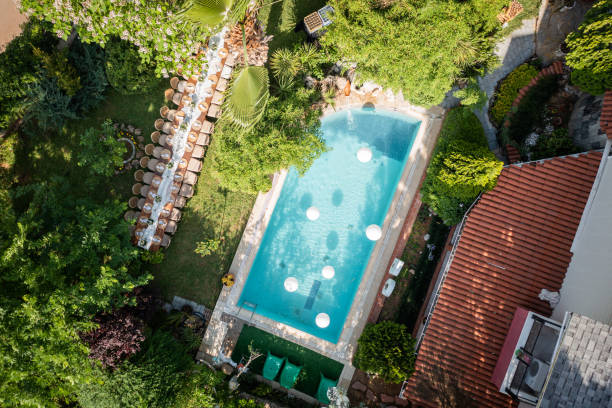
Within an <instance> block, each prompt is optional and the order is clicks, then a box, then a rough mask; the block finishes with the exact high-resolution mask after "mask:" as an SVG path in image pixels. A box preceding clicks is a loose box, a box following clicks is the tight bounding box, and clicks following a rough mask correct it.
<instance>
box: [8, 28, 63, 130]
mask: <svg viewBox="0 0 612 408" xmlns="http://www.w3.org/2000/svg"><path fill="white" fill-rule="evenodd" d="M46 27H47V25H46V24H43V23H41V22H39V21H37V20H36V19H32V20H29V21H28V22H27V23H26V25H25V26H24V27H23V31H22V33H21V34H20V35H19V36H18V37H15V38H14V39H13V40H12V41H11V42H10V43H8V44H7V46H6V49H5V50H4V52H2V53H0V129H6V128H7V127H8V126H9V125H10V124H11V122H13V121H14V120H15V119H17V118H19V117H21V116H22V115H23V114H24V113H25V108H26V102H27V101H26V95H27V93H28V90H29V88H31V87H32V86H34V84H36V83H38V82H39V81H40V78H41V76H40V75H39V69H40V59H39V58H38V57H37V56H36V55H34V52H33V50H34V48H38V49H40V50H42V51H46V52H47V51H48V52H51V51H52V50H53V48H54V46H55V43H56V42H57V38H56V37H55V36H54V35H53V34H51V33H49V32H48V31H46Z"/></svg>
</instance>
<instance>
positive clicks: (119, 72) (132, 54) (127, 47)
mask: <svg viewBox="0 0 612 408" xmlns="http://www.w3.org/2000/svg"><path fill="white" fill-rule="evenodd" d="M105 51H106V59H105V61H104V66H105V69H106V77H107V78H108V82H109V83H110V85H111V86H112V87H113V88H115V89H116V90H117V91H118V92H119V93H122V94H124V95H129V94H134V93H144V92H146V91H148V90H149V89H151V87H152V86H153V85H154V82H153V81H151V78H153V77H154V75H155V65H154V64H151V63H149V64H146V63H142V62H141V61H140V56H139V54H138V49H137V48H136V47H134V46H133V45H132V44H131V43H129V42H127V41H123V40H121V39H119V38H113V39H111V40H110V41H109V42H108V44H106V47H105Z"/></svg>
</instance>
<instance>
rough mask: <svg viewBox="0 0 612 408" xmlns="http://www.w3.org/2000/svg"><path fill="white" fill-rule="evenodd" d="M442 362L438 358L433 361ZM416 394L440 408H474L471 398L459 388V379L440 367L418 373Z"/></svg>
mask: <svg viewBox="0 0 612 408" xmlns="http://www.w3.org/2000/svg"><path fill="white" fill-rule="evenodd" d="M432 360H433V359H432ZM442 360H443V358H440V359H438V360H435V361H442ZM417 392H418V393H419V394H420V395H421V398H424V399H426V400H427V401H433V402H436V403H437V404H438V406H439V407H441V408H473V407H475V406H476V405H475V403H474V400H473V399H472V397H471V396H470V395H469V394H468V393H466V392H465V390H464V389H463V387H462V386H461V378H458V377H457V375H454V373H452V372H450V371H448V370H447V369H445V368H443V367H440V366H437V367H432V368H430V369H428V370H424V371H423V372H422V373H420V375H419V382H418V383H417Z"/></svg>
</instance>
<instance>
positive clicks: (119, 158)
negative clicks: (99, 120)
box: [78, 119, 125, 177]
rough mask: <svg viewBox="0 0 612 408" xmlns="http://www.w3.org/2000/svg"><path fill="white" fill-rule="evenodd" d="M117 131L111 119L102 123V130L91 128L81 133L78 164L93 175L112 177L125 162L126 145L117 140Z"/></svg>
mask: <svg viewBox="0 0 612 408" xmlns="http://www.w3.org/2000/svg"><path fill="white" fill-rule="evenodd" d="M116 133H117V131H116V130H115V129H114V128H113V125H112V122H111V121H110V119H107V120H106V121H105V122H104V123H103V124H102V130H101V131H99V130H96V129H93V128H89V129H87V130H85V131H84V132H83V133H82V134H81V141H80V145H81V151H80V152H79V154H78V165H79V166H80V167H85V168H86V170H87V171H89V172H90V173H92V175H99V176H106V177H110V176H112V175H113V174H114V172H115V169H117V168H118V167H119V166H121V164H122V163H123V154H124V153H125V145H124V144H123V142H120V141H119V140H117V137H116Z"/></svg>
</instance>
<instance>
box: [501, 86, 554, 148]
mask: <svg viewBox="0 0 612 408" xmlns="http://www.w3.org/2000/svg"><path fill="white" fill-rule="evenodd" d="M558 79H559V78H558V76H557V75H548V76H545V77H543V78H542V79H540V80H539V81H538V83H537V84H535V85H534V86H533V87H531V88H529V91H527V93H526V94H525V96H524V97H523V99H521V103H520V104H519V106H518V108H517V109H516V112H515V113H514V114H513V115H512V117H511V118H509V126H505V125H504V128H503V129H502V132H501V138H502V142H503V143H504V144H508V143H511V144H513V145H515V146H516V147H517V148H518V149H519V150H520V149H522V147H523V144H524V142H525V139H526V138H527V136H528V135H529V134H530V133H531V132H532V131H533V130H534V128H535V127H537V126H539V127H542V124H543V119H544V117H545V113H546V102H548V100H549V99H550V97H551V96H552V95H553V94H554V93H555V92H556V91H557V89H558V88H559V83H558Z"/></svg>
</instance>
